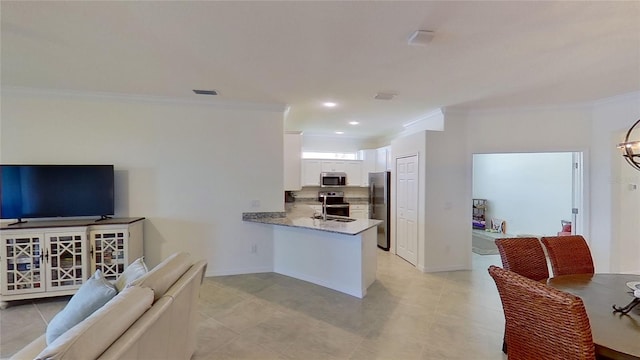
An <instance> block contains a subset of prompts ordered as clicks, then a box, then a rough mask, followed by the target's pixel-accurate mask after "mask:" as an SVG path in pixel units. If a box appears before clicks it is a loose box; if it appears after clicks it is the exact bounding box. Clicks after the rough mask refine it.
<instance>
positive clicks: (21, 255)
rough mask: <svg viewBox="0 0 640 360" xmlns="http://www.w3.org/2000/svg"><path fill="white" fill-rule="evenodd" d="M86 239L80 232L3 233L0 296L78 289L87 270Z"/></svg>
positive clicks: (73, 230) (76, 229) (60, 230)
mask: <svg viewBox="0 0 640 360" xmlns="http://www.w3.org/2000/svg"><path fill="white" fill-rule="evenodd" d="M86 236H87V235H86V231H84V229H83V228H60V229H32V230H29V231H16V232H12V231H4V230H3V232H2V236H0V238H1V241H2V249H0V261H1V263H2V271H1V272H0V285H1V286H0V293H1V294H2V295H3V296H4V295H8V296H11V295H14V296H18V297H19V296H20V295H21V294H28V293H44V292H64V293H67V292H66V291H68V290H72V291H73V290H75V289H77V288H79V287H80V285H82V282H83V281H84V278H85V277H86V276H85V275H86V274H87V270H88V269H89V266H88V258H87V256H86ZM63 295H64V294H63Z"/></svg>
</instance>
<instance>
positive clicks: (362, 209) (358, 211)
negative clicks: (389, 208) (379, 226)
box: [349, 205, 369, 219]
mask: <svg viewBox="0 0 640 360" xmlns="http://www.w3.org/2000/svg"><path fill="white" fill-rule="evenodd" d="M349 217H350V218H354V219H368V218H369V206H368V205H350V206H349Z"/></svg>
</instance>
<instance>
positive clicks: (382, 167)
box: [376, 146, 392, 171]
mask: <svg viewBox="0 0 640 360" xmlns="http://www.w3.org/2000/svg"><path fill="white" fill-rule="evenodd" d="M391 165H392V164H391V146H385V147H381V148H378V149H376V171H388V170H391Z"/></svg>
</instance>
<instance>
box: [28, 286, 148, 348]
mask: <svg viewBox="0 0 640 360" xmlns="http://www.w3.org/2000/svg"><path fill="white" fill-rule="evenodd" d="M152 303H153V291H152V290H151V289H146V288H140V287H128V288H126V289H125V290H123V291H122V292H121V293H119V294H118V295H116V296H115V297H114V298H113V299H112V300H111V301H109V302H108V303H107V304H105V305H104V306H103V307H101V308H100V309H98V310H96V311H95V312H94V313H93V314H91V315H90V316H89V317H88V318H86V319H84V320H83V321H82V322H80V323H79V324H78V325H76V326H74V327H72V328H71V329H69V331H67V332H65V333H64V334H62V335H60V336H59V337H58V338H57V339H56V341H54V342H53V343H51V344H49V345H47V347H46V348H45V349H44V350H42V352H40V354H38V355H37V356H36V357H35V359H36V360H58V359H82V360H84V359H97V358H98V357H99V356H100V354H102V353H104V352H105V350H106V349H107V348H108V347H109V346H111V344H113V342H114V341H116V340H117V339H118V338H119V337H120V336H122V335H123V334H124V333H125V332H126V331H127V329H128V328H129V327H131V324H133V323H135V322H136V321H137V320H138V318H139V317H140V316H142V314H143V313H144V312H145V311H147V309H149V307H151V304H152ZM131 341H134V340H131Z"/></svg>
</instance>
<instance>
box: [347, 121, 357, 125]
mask: <svg viewBox="0 0 640 360" xmlns="http://www.w3.org/2000/svg"><path fill="white" fill-rule="evenodd" d="M358 124H360V123H359V122H357V121H349V125H358Z"/></svg>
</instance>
